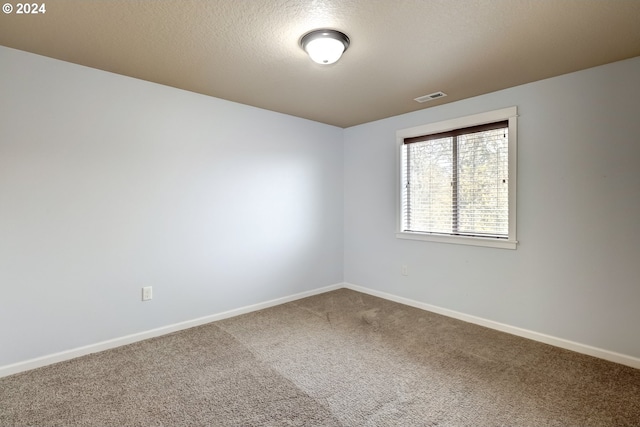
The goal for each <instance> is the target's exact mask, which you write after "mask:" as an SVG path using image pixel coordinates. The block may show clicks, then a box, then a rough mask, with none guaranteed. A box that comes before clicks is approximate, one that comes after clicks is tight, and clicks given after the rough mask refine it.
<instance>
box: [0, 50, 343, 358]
mask: <svg viewBox="0 0 640 427" xmlns="http://www.w3.org/2000/svg"><path fill="white" fill-rule="evenodd" d="M0 75H1V77H2V78H0V94H1V95H0V366H2V365H6V364H11V363H14V362H18V361H23V360H26V359H30V358H34V357H38V356H43V355H48V354H52V353H55V352H59V351H63V350H69V349H72V348H75V347H78V346H83V345H88V344H93V343H96V342H100V341H103V340H108V339H112V338H117V337H121V336H125V335H128V334H132V333H136V332H141V331H145V330H149V329H152V328H156V327H160V326H165V325H169V324H173V323H177V322H181V321H186V320H191V319H195V318H198V317H202V316H206V315H210V314H214V313H219V312H222V311H225V310H229V309H233V308H238V307H243V306H246V305H250V304H254V303H258V302H264V301H267V300H270V299H274V298H278V297H283V296H289V295H292V294H295V293H298V292H303V291H306V290H312V289H317V288H320V287H323V286H327V285H332V284H336V283H340V282H342V270H343V266H342V260H343V258H342V253H343V250H342V242H343V237H342V234H343V230H342V222H343V206H342V200H343V196H342V191H343V182H342V173H343V164H342V156H343V152H342V135H343V131H342V129H340V128H336V127H332V126H327V125H323V124H319V123H315V122H311V121H307V120H302V119H298V118H294V117H291V116H286V115H282V114H278V113H274V112H269V111H265V110H260V109H256V108H252V107H248V106H244V105H240V104H236V103H231V102H227V101H223V100H219V99H214V98H210V97H206V96H201V95H197V94H194V93H190V92H185V91H180V90H176V89H173V88H169V87H164V86H160V85H156V84H152V83H148V82H144V81H140V80H135V79H131V78H127V77H123V76H118V75H115V74H110V73H106V72H102V71H97V70H94V69H90V68H85V67H80V66H77V65H73V64H69V63H65V62H61V61H56V60H52V59H48V58H45V57H41V56H36V55H32V54H28V53H25V52H20V51H16V50H12V49H7V48H4V47H0ZM212 78H213V76H212ZM147 285H152V286H153V290H154V298H153V300H152V301H149V302H144V303H143V302H141V301H140V298H141V292H140V288H141V287H142V286H147Z"/></svg>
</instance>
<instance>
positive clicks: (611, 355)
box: [0, 283, 640, 378]
mask: <svg viewBox="0 0 640 427" xmlns="http://www.w3.org/2000/svg"><path fill="white" fill-rule="evenodd" d="M340 288H347V289H351V290H354V291H357V292H362V293H364V294H369V295H373V296H376V297H379V298H383V299H386V300H389V301H394V302H397V303H400V304H404V305H408V306H411V307H416V308H419V309H422V310H426V311H430V312H433V313H437V314H442V315H444V316H448V317H452V318H454V319H459V320H462V321H465V322H469V323H474V324H476V325H480V326H484V327H487V328H490V329H495V330H498V331H502V332H506V333H509V334H512V335H517V336H520V337H524V338H528V339H531V340H534V341H539V342H542V343H545V344H550V345H553V346H556V347H560V348H564V349H567V350H571V351H575V352H577V353H582V354H586V355H589V356H593V357H598V358H600V359H604V360H609V361H611V362H615V363H620V364H621V365H626V366H630V367H632V368H636V369H640V358H637V357H633V356H628V355H625V354H620V353H616V352H613V351H609V350H604V349H601V348H597V347H592V346H589V345H585V344H581V343H578V342H574V341H569V340H565V339H563V338H557V337H553V336H550V335H546V334H541V333H539V332H535V331H530V330H527V329H522V328H518V327H515V326H510V325H506V324H504V323H499V322H495V321H493V320H487V319H483V318H481V317H476V316H472V315H469V314H465V313H460V312H457V311H454V310H449V309H447V308H442V307H438V306H435V305H431V304H426V303H423V302H420V301H415V300H412V299H409V298H404V297H400V296H397V295H393V294H389V293H386V292H381V291H376V290H373V289H369V288H365V287H362V286H358V285H354V284H352V283H338V284H335V285H330V286H325V287H323V288H318V289H313V290H311V291H306V292H300V293H297V294H294V295H289V296H286V297H282V298H276V299H273V300H270V301H266V302H262V303H258V304H253V305H249V306H245V307H240V308H237V309H233V310H229V311H225V312H222V313H217V314H212V315H209V316H204V317H199V318H197V319H193V320H187V321H185V322H180V323H175V324H172V325H167V326H163V327H160V328H156V329H151V330H148V331H143V332H139V333H136V334H131V335H127V336H124V337H119V338H115V339H112V340H107V341H102V342H99V343H95V344H90V345H86V346H83V347H77V348H73V349H70V350H66V351H62V352H59V353H55V354H50V355H46V356H42V357H38V358H35V359H29V360H25V361H23V362H18V363H14V364H11V365H5V366H0V378H2V377H6V376H9V375H13V374H17V373H20V372H24V371H28V370H31V369H35V368H40V367H42V366H47V365H51V364H53V363H58V362H63V361H65V360H70V359H75V358H76V357H80V356H84V355H87V354H91V353H96V352H99V351H104V350H109V349H111V348H115V347H120V346H123V345H127V344H132V343H134V342H138V341H142V340H146V339H149V338H154V337H158V336H161V335H166V334H170V333H172V332H177V331H181V330H183V329H188V328H193V327H195V326H200V325H204V324H206V323H211V322H215V321H217V320H222V319H227V318H229V317H234V316H239V315H241V314H246V313H251V312H253V311H258V310H263V309H265V308H269V307H274V306H277V305H280V304H284V303H287V302H291V301H295V300H299V299H302V298H306V297H310V296H313V295H318V294H322V293H325V292H330V291H333V290H336V289H340Z"/></svg>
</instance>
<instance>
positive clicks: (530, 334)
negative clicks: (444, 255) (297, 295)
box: [343, 283, 640, 369]
mask: <svg viewBox="0 0 640 427" xmlns="http://www.w3.org/2000/svg"><path fill="white" fill-rule="evenodd" d="M343 287H345V288H347V289H351V290H354V291H357V292H362V293H364V294H369V295H373V296H376V297H379V298H383V299H386V300H389V301H394V302H398V303H400V304H404V305H408V306H411V307H416V308H419V309H422V310H426V311H430V312H433V313H437V314H442V315H444V316H448V317H452V318H454V319H458V320H463V321H465V322H469V323H474V324H476V325H480V326H484V327H487V328H490V329H495V330H498V331H502V332H506V333H508V334H512V335H517V336H519V337H523V338H528V339H530V340H534V341H539V342H542V343H545V344H549V345H553V346H555V347H560V348H564V349H566V350H571V351H575V352H577V353H582V354H586V355H589V356H593V357H597V358H600V359H604V360H608V361H610V362H615V363H619V364H621V365H626V366H631V367H632V368H636V369H640V358H637V357H633V356H628V355H626V354H620V353H616V352H613V351H609V350H604V349H601V348H597V347H592V346H590V345H586V344H581V343H578V342H575V341H569V340H565V339H563V338H557V337H554V336H551V335H546V334H541V333H539V332H535V331H530V330H528V329H522V328H518V327H515V326H510V325H506V324H504V323H499V322H494V321H493V320H487V319H483V318H481V317H476V316H472V315H469V314H464V313H460V312H458V311H454V310H449V309H447V308H442V307H438V306H435V305H431V304H426V303H423V302H419V301H415V300H412V299H409V298H404V297H399V296H396V295H392V294H389V293H386V292H381V291H376V290H373V289H369V288H365V287H362V286H358V285H354V284H351V283H344V285H343Z"/></svg>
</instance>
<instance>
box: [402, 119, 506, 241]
mask: <svg viewBox="0 0 640 427" xmlns="http://www.w3.org/2000/svg"><path fill="white" fill-rule="evenodd" d="M402 164H403V174H402V179H403V184H404V186H403V195H402V206H401V209H402V213H403V215H402V216H403V221H402V222H403V224H402V226H403V231H411V232H423V233H437V234H450V235H465V236H480V237H495V238H508V233H509V199H508V179H509V168H508V166H509V162H508V122H507V121H501V122H496V123H489V124H485V125H480V126H473V127H468V128H464V129H456V130H453V131H448V132H441V133H437V134H431V135H423V136H418V137H412V138H406V139H404V144H403V149H402Z"/></svg>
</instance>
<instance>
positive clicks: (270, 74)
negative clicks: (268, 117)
mask: <svg viewBox="0 0 640 427" xmlns="http://www.w3.org/2000/svg"><path fill="white" fill-rule="evenodd" d="M6 2H11V3H13V4H14V6H15V3H17V2H16V1H14V0H3V3H6ZM42 2H44V3H45V4H46V13H45V14H44V15H16V13H15V8H14V12H13V13H11V14H5V13H0V44H1V45H4V46H8V47H12V48H16V49H21V50H25V51H28V52H33V53H37V54H41V55H46V56H50V57H53V58H57V59H61V60H64V61H69V62H73V63H77V64H82V65H86V66H89V67H94V68H98V69H101V70H106V71H110V72H114V73H118V74H123V75H127V76H131V77H136V78H139V79H144V80H149V81H152V82H157V83H161V84H164V85H169V86H174V87H177V88H181V89H186V90H189V91H193V92H198V93H202V94H206V95H211V96H215V97H219V98H223V99H228V100H231V101H236V102H240V103H243V104H248V105H253V106H257V107H261V108H266V109H269V110H274V111H279V112H282V113H287V114H291V115H294V116H299V117H304V118H308V119H311V120H316V121H319V122H324V123H328V124H332V125H335V126H340V127H348V126H353V125H357V124H360V123H365V122H369V121H373V120H377V119H381V118H385V117H390V116H394V115H398V114H402V113H406V112H409V111H414V110H418V109H422V108H428V107H431V106H435V105H440V104H443V103H447V102H451V101H455V100H459V99H463V98H469V97H472V96H476V95H480V94H484V93H488V92H493V91H496V90H500V89H504V88H507V87H512V86H516V85H520V84H524V83H528V82H532V81H536V80H540V79H544V78H548V77H552V76H556V75H560V74H565V73H569V72H572V71H577V70H581V69H585V68H589V67H593V66H597V65H601V64H605V63H609V62H613V61H617V60H621V59H626V58H631V57H634V56H639V55H640V0H384V1H383V0H379V1H376V0H308V1H304V0H297V1H295V0H210V1H204V0H46V1H45V0H39V3H42ZM321 27H326V28H333V29H338V30H341V31H343V32H345V33H346V34H348V35H349V37H350V39H351V46H350V47H349V49H348V50H347V52H346V53H345V55H344V56H343V57H342V59H341V60H340V61H338V62H337V63H336V64H333V65H328V66H322V65H318V64H315V63H313V62H312V61H311V60H310V59H309V58H308V57H307V56H306V54H305V53H304V51H303V50H302V49H301V48H300V47H299V45H298V42H299V39H300V37H301V36H302V35H303V34H304V33H306V32H307V31H309V30H312V29H316V28H321ZM0 70H1V68H0ZM639 84H640V76H639ZM436 91H443V92H445V93H447V94H448V96H447V97H446V98H443V99H441V100H436V101H432V102H430V103H427V104H418V103H417V102H415V101H413V99H414V98H416V97H418V96H421V95H425V94H429V93H432V92H436Z"/></svg>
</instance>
